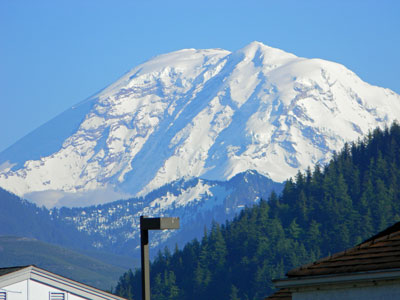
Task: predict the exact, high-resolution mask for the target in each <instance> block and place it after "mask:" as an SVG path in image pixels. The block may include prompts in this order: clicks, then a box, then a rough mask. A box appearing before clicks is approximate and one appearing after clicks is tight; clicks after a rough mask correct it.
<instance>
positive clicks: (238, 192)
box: [50, 170, 283, 256]
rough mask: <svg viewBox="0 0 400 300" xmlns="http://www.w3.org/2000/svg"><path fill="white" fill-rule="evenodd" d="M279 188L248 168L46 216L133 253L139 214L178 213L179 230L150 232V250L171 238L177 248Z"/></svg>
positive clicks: (100, 244)
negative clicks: (231, 174) (224, 176)
mask: <svg viewBox="0 0 400 300" xmlns="http://www.w3.org/2000/svg"><path fill="white" fill-rule="evenodd" d="M282 188H283V184H279V183H274V182H273V181H272V180H271V179H269V178H266V177H264V176H262V175H260V174H258V173H257V172H255V171H252V170H250V171H246V172H244V173H240V174H237V175H235V176H234V177H232V178H231V179H230V180H228V181H210V180H204V179H199V178H193V179H190V180H187V181H185V180H183V179H182V180H178V181H174V182H172V183H169V184H167V185H164V186H162V187H161V188H159V189H156V190H154V191H152V192H150V193H149V194H147V195H146V196H145V197H139V198H132V199H128V200H121V201H114V202H112V203H107V204H103V205H96V206H90V207H83V208H65V207H63V208H61V209H57V208H54V209H52V210H51V211H50V215H51V218H52V219H53V220H55V221H56V222H57V224H63V225H64V226H66V227H73V228H76V229H77V230H78V231H79V232H80V233H81V234H86V235H87V236H88V238H87V239H86V241H85V242H87V241H90V243H91V245H92V246H94V247H95V248H97V249H99V250H102V251H107V252H113V253H115V254H123V255H127V256H132V255H133V256H135V254H136V255H138V251H139V250H140V240H139V239H140V236H139V232H140V230H139V220H140V216H142V215H148V216H179V217H180V224H181V228H180V229H179V230H165V231H156V232H154V233H152V237H151V246H152V247H151V248H152V249H151V250H152V252H153V254H154V253H157V251H158V250H162V249H164V248H165V246H169V248H170V249H173V248H174V246H175V244H176V243H177V244H178V245H179V246H181V247H182V246H184V244H185V243H187V242H189V241H191V240H193V239H194V238H198V239H200V238H201V237H202V236H203V234H204V228H205V227H206V228H210V226H212V223H213V222H218V223H220V224H223V223H224V222H225V221H226V220H228V219H232V218H233V217H234V216H235V215H236V214H237V213H238V212H240V210H242V209H243V208H244V207H245V206H252V205H253V204H255V203H256V202H258V201H259V200H260V199H268V197H269V195H270V194H271V192H272V191H275V192H276V193H280V192H281V190H282ZM135 250H136V251H135Z"/></svg>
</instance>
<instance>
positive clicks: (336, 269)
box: [286, 222, 400, 278]
mask: <svg viewBox="0 0 400 300" xmlns="http://www.w3.org/2000/svg"><path fill="white" fill-rule="evenodd" d="M398 268H400V222H399V223H396V224H394V225H393V226H391V227H389V228H388V229H386V230H384V231H382V232H380V233H378V234H377V235H375V236H373V237H371V238H370V239H368V240H366V241H364V242H363V243H361V244H359V245H357V246H356V247H354V248H351V249H348V250H345V251H343V252H339V253H336V254H334V255H332V256H329V257H325V258H322V259H320V260H317V261H315V262H313V263H311V264H308V265H304V266H301V267H300V268H297V269H293V270H290V271H289V272H288V273H287V274H286V275H287V276H288V277H289V278H293V277H304V276H316V275H331V274H342V273H346V274H348V273H355V272H366V271H377V270H387V269H398Z"/></svg>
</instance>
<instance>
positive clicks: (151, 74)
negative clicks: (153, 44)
mask: <svg viewBox="0 0 400 300" xmlns="http://www.w3.org/2000/svg"><path fill="white" fill-rule="evenodd" d="M89 100H90V101H86V102H84V103H83V104H84V105H78V106H76V107H75V108H72V109H70V110H68V111H67V112H66V113H64V114H61V115H60V116H58V117H56V118H55V119H53V120H52V121H51V122H50V123H48V124H45V125H44V126H42V127H41V128H39V129H37V130H36V131H34V132H33V133H32V134H30V135H28V136H27V137H26V138H23V139H22V140H20V141H19V142H18V143H17V144H15V145H14V146H12V147H10V148H9V149H7V151H4V152H2V153H0V186H2V187H5V188H7V189H8V190H10V191H12V192H13V193H15V194H17V195H19V196H24V197H27V198H28V199H31V200H32V199H36V198H37V199H45V198H46V197H47V198H48V199H49V201H48V202H47V204H48V205H56V206H57V205H61V204H62V205H66V203H68V202H71V201H72V202H71V203H74V205H76V206H79V201H80V200H79V199H83V198H85V199H95V200H94V203H92V204H97V203H98V202H99V201H100V200H98V199H100V198H98V197H99V196H98V195H105V196H106V199H101V201H112V200H115V199H116V198H117V197H121V195H124V196H126V197H128V196H132V195H145V194H147V193H148V192H150V191H152V190H154V189H156V188H158V187H161V186H163V185H165V184H167V183H169V182H173V181H175V180H179V179H181V178H192V177H201V178H204V179H210V180H228V179H230V178H232V177H233V176H235V175H236V174H238V173H242V172H245V171H247V170H255V171H257V172H258V173H260V174H262V175H264V176H269V177H270V178H271V179H272V180H274V181H279V182H281V181H284V180H285V179H287V178H288V177H290V176H294V175H295V174H296V173H297V171H298V170H304V169H305V168H307V167H308V166H310V165H312V164H314V163H321V164H323V163H326V162H328V161H329V159H330V157H331V154H332V152H333V151H338V150H339V149H341V148H342V146H343V144H344V143H345V142H347V141H353V140H356V139H357V138H360V137H362V136H363V135H365V134H367V133H368V131H369V130H371V129H373V128H376V127H378V126H380V127H383V126H385V125H388V124H390V123H391V122H392V121H394V120H396V119H399V118H400V96H399V95H397V94H395V93H389V92H388V90H386V89H382V88H378V87H374V86H371V85H369V84H367V83H365V82H363V81H362V80H361V79H359V78H358V77H357V76H356V75H355V74H354V73H353V72H351V71H349V70H348V69H346V68H345V67H344V66H341V65H339V64H334V63H330V62H327V61H324V60H317V59H305V58H299V57H296V56H295V55H293V54H290V53H286V52H284V51H282V50H279V49H275V48H272V47H268V46H266V45H264V44H262V43H260V42H252V43H250V44H249V45H247V46H246V47H244V48H242V49H240V50H238V51H235V52H233V53H231V52H229V51H226V50H222V49H204V50H195V49H184V50H180V51H175V52H172V53H168V54H163V55H160V56H157V57H155V58H153V59H151V60H149V61H147V62H145V63H143V64H141V65H139V66H137V67H135V68H134V69H132V70H131V71H130V72H128V73H127V74H125V75H124V76H123V77H122V78H121V79H119V80H118V81H117V82H115V83H114V84H112V85H110V86H109V87H107V88H106V89H104V90H103V91H101V92H100V93H98V94H97V95H95V96H93V97H91V98H90V99H89ZM38 145H39V146H38ZM28 149H29V151H28ZM32 150H33V151H32ZM93 195H96V197H93ZM45 196H46V197H45ZM89 196H90V197H89ZM40 204H45V203H40ZM81 204H82V205H84V204H88V203H87V202H82V203H81Z"/></svg>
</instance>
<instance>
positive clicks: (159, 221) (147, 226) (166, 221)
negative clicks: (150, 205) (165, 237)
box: [140, 216, 179, 230]
mask: <svg viewBox="0 0 400 300" xmlns="http://www.w3.org/2000/svg"><path fill="white" fill-rule="evenodd" d="M140 229H141V230H164V229H179V218H178V217H172V218H147V217H145V216H141V217H140Z"/></svg>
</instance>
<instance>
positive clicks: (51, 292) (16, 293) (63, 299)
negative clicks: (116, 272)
mask: <svg viewBox="0 0 400 300" xmlns="http://www.w3.org/2000/svg"><path fill="white" fill-rule="evenodd" d="M82 299H86V300H87V299H91V300H104V299H106V300H124V298H121V297H117V296H115V295H112V294H110V293H107V292H104V291H101V290H99V289H96V288H93V287H91V286H88V285H85V284H82V283H79V282H76V281H74V280H71V279H68V278H65V277H62V276H60V275H57V274H54V273H51V272H48V271H46V270H43V269H40V268H38V267H35V266H25V267H11V268H0V300H82Z"/></svg>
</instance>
